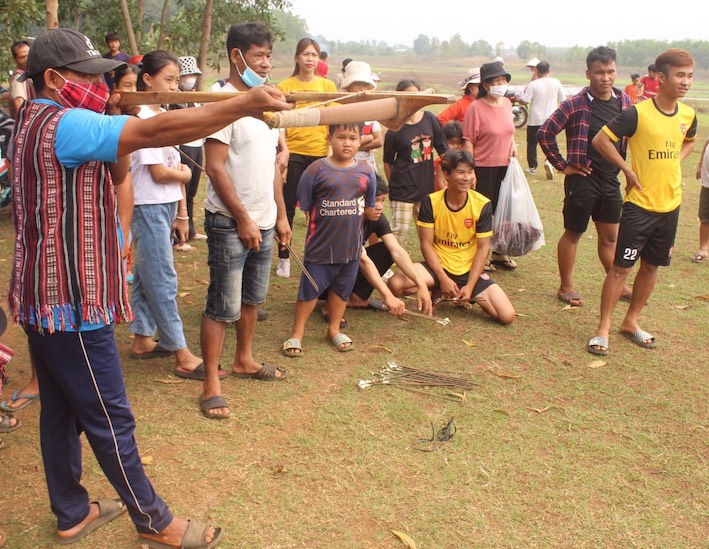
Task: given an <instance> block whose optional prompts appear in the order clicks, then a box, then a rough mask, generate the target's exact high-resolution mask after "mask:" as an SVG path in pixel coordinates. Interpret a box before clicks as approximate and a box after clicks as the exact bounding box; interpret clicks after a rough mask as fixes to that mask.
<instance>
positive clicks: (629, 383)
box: [0, 68, 709, 549]
mask: <svg viewBox="0 0 709 549" xmlns="http://www.w3.org/2000/svg"><path fill="white" fill-rule="evenodd" d="M389 70H392V71H393V70H394V68H392V69H387V73H388V72H389ZM441 70H443V69H441ZM465 70H467V69H464V70H462V73H463V74H464V72H465ZM406 71H409V72H416V71H414V70H413V69H411V68H402V69H401V72H402V73H405V72H406ZM417 71H418V70H417ZM418 72H420V71H418ZM458 72H461V71H458ZM451 74H452V73H451V72H449V73H448V74H447V75H446V80H443V75H442V74H440V73H436V74H433V73H432V76H431V80H430V81H428V82H427V84H428V83H431V84H433V85H435V86H438V83H441V82H444V81H445V82H447V81H455V80H457V79H458V78H460V76H459V75H458V74H457V73H456V74H455V75H453V76H452V75H451ZM406 76H409V74H406ZM461 76H462V75H461ZM439 87H442V88H443V87H445V86H439ZM707 124H709V117H708V116H707V115H706V114H704V112H700V135H699V139H698V142H699V143H700V144H701V143H703V142H704V140H705V139H706V137H707V135H708V133H707V130H706V128H707V127H708V126H707ZM516 138H517V140H518V142H519V145H520V151H524V140H525V133H524V129H521V130H518V131H517V136H516ZM700 148H701V146H698V147H697V149H698V150H699V149H700ZM522 156H524V155H523V153H522ZM697 160H698V152H695V153H694V154H693V155H692V156H691V157H690V158H689V159H688V160H687V161H686V162H685V165H684V189H685V195H684V203H683V206H682V210H681V216H680V226H679V231H678V235H677V242H676V248H675V257H674V261H673V264H672V266H671V267H669V268H666V269H661V272H660V275H659V279H658V283H657V286H656V288H655V292H654V293H653V295H652V297H651V299H650V302H649V303H648V305H647V307H646V308H645V310H644V312H643V317H642V324H643V326H644V327H645V328H646V329H648V330H649V331H651V332H653V333H654V334H655V336H656V337H657V340H658V347H657V349H656V350H654V351H647V350H643V349H640V348H639V347H637V346H634V345H633V344H631V343H630V342H628V341H627V340H625V339H623V338H621V337H618V335H617V334H616V333H612V335H611V355H610V357H609V358H608V359H607V360H605V361H603V364H601V365H598V364H593V361H594V358H593V357H592V356H591V355H589V354H587V353H586V351H585V344H586V341H587V339H588V338H589V337H590V336H591V335H593V333H594V330H595V328H596V324H597V322H598V303H599V296H600V288H601V284H602V281H603V273H602V269H601V267H600V264H599V262H598V259H597V257H596V252H595V248H596V237H595V232H594V231H593V230H589V231H588V232H587V233H586V234H585V235H584V237H583V238H582V240H581V243H580V245H579V254H578V263H577V268H576V279H577V289H578V291H579V292H580V293H581V294H582V295H583V297H584V299H585V306H584V307H583V308H579V309H572V310H568V309H566V308H565V307H564V305H563V304H561V303H560V302H558V301H557V300H556V299H555V297H554V296H555V292H556V289H557V287H558V273H557V267H556V242H557V240H558V238H559V236H560V234H561V232H562V225H561V203H562V197H563V186H562V178H561V177H560V176H558V175H557V177H556V179H555V180H554V181H547V180H546V179H544V176H543V174H537V175H535V176H532V177H531V179H530V185H531V187H532V192H533V194H534V196H535V200H536V201H537V206H538V209H539V212H540V215H541V217H542V220H543V222H544V227H545V236H546V242H547V244H546V246H545V247H543V248H542V249H541V250H539V251H537V252H534V253H532V254H530V255H529V256H526V257H523V258H520V259H519V261H518V262H519V268H518V269H517V270H516V271H512V272H499V271H498V273H496V275H495V279H496V280H497V282H498V283H499V284H500V285H501V286H502V287H503V288H504V289H505V291H506V292H507V293H508V295H510V297H511V299H512V301H513V303H514V305H515V307H516V309H517V311H518V312H519V318H518V319H517V321H516V322H515V323H514V324H512V325H511V326H509V327H501V326H498V325H496V324H494V323H492V322H490V321H489V320H488V319H487V318H485V317H484V316H483V314H482V313H481V311H480V309H479V308H475V309H473V310H472V311H462V310H459V309H457V308H453V307H444V306H441V308H440V309H439V310H438V311H437V314H439V315H440V316H444V317H448V318H450V320H451V323H450V325H448V326H441V325H439V324H436V323H433V322H431V321H427V320H419V319H410V320H407V321H404V320H399V319H397V318H394V317H392V316H390V315H388V314H385V313H377V312H363V311H347V319H348V320H349V323H350V327H349V328H348V329H347V330H346V332H347V333H348V334H349V335H350V336H351V337H352V338H353V339H354V341H355V343H356V346H357V348H356V349H355V350H354V351H353V352H352V353H346V354H340V353H336V352H334V351H333V350H332V349H331V348H330V347H329V346H328V344H327V342H326V341H325V339H324V335H325V330H326V325H325V323H324V322H323V321H322V320H321V319H320V318H319V315H317V314H315V315H313V318H311V320H310V322H309V325H308V330H307V333H306V338H305V340H304V345H305V349H306V354H305V355H304V357H303V358H301V359H287V358H285V357H282V356H281V355H280V353H279V349H280V345H281V342H282V341H283V340H284V339H285V338H286V337H288V335H289V332H290V328H291V324H292V318H293V303H294V300H295V295H296V286H297V282H298V277H297V275H298V274H299V272H298V270H297V268H296V267H294V269H293V270H294V274H295V276H294V277H292V278H290V279H288V280H284V279H280V278H277V277H275V274H273V276H272V279H271V290H270V294H269V299H268V302H267V309H268V311H269V313H270V316H269V318H268V320H266V321H265V322H263V323H261V324H259V326H258V332H257V336H256V342H255V350H256V353H257V358H259V359H260V360H261V361H267V362H270V363H272V364H278V365H279V366H282V367H284V368H287V370H288V379H287V380H286V381H284V382H281V383H273V384H268V383H261V382H256V381H243V380H237V379H236V378H229V379H227V380H225V381H224V382H223V389H224V392H225V395H226V398H227V399H228V401H229V404H230V406H231V410H232V418H231V419H230V420H228V421H224V422H217V421H210V420H207V419H204V418H203V417H202V416H201V414H200V413H199V411H198V408H197V397H198V396H199V394H200V390H201V385H200V384H199V383H198V382H190V381H182V380H178V379H177V378H175V377H174V375H173V372H172V370H173V368H174V363H173V362H171V361H170V360H163V361H161V360H157V361H152V362H150V361H145V362H139V361H133V360H130V359H129V357H128V352H129V349H130V338H129V334H128V330H127V327H126V326H120V327H119V328H118V330H117V343H118V347H119V349H120V352H121V357H122V359H123V369H124V374H125V379H126V383H127V386H128V393H129V396H130V398H131V402H132V406H133V411H134V413H135V415H136V418H137V425H138V427H137V438H138V442H139V447H140V450H141V453H142V455H143V457H144V461H145V462H146V468H147V471H148V474H149V475H150V477H151V479H152V481H153V483H154V484H155V486H156V487H157V489H158V491H159V493H160V494H161V495H162V496H163V497H164V498H165V499H166V500H167V501H168V503H169V504H170V505H171V506H172V508H173V509H174V511H175V512H176V513H178V514H180V515H186V516H194V517H196V518H199V519H202V520H208V521H210V522H212V523H214V524H218V525H221V526H224V527H225V528H226V537H225V541H224V543H223V545H222V546H223V547H226V548H247V547H248V548H263V549H285V548H299V547H302V548H313V549H320V548H323V549H325V548H353V549H354V548H377V549H378V548H398V547H404V545H403V543H402V542H401V541H399V539H398V538H396V537H394V535H393V534H392V530H398V531H403V532H405V533H407V534H408V535H409V536H411V538H412V539H413V540H414V541H415V542H416V546H417V547H418V548H419V549H426V548H428V549H439V548H456V549H457V548H464V549H465V548H477V547H480V548H488V547H562V548H566V547H589V548H590V547H594V548H595V547H608V548H616V547H643V548H646V547H658V548H660V547H661V548H669V547H672V548H699V547H709V507H708V505H709V489H708V487H709V469H708V466H709V457H708V456H709V445H708V444H707V434H708V433H707V430H708V428H709V421H708V420H709V409H708V407H707V374H706V352H707V347H708V346H707V335H706V332H707V326H708V323H707V316H708V315H709V302H708V301H707V296H708V295H709V270H708V269H709V267H708V266H707V265H705V264H693V263H691V262H690V261H689V256H690V254H691V253H692V252H693V251H694V249H695V247H696V245H697V238H698V222H697V215H696V211H697V201H698V194H699V184H698V182H697V181H696V180H695V179H694V171H695V167H696V164H697ZM522 162H523V164H524V158H522ZM203 193H204V185H203V186H202V188H201V190H200V196H203ZM200 216H201V214H200ZM303 236H304V226H303V217H300V216H299V217H297V218H296V231H295V239H294V240H295V243H296V246H295V247H296V249H302V242H303ZM12 242H13V230H12V222H11V219H10V216H9V213H8V212H3V213H2V214H0V287H2V288H6V287H7V277H8V274H9V271H10V261H11V259H10V258H11V250H12ZM409 243H410V244H409V249H410V251H411V253H412V255H413V256H414V258H420V257H421V255H420V252H419V250H418V249H417V247H416V246H415V236H414V235H413V233H412V235H411V238H410V239H409ZM196 246H197V248H198V249H197V251H195V252H193V253H191V254H179V255H177V256H176V260H175V261H176V265H177V269H178V271H179V274H180V290H179V292H180V293H179V295H180V297H179V304H180V311H181V313H182V315H183V320H184V324H185V331H186V336H187V340H188V342H189V344H190V346H191V348H192V349H193V350H194V351H195V352H199V322H200V316H201V310H202V306H203V301H204V296H205V292H206V284H207V279H208V274H207V269H206V245H205V244H204V243H197V244H196ZM412 307H413V304H411V305H410V308H412ZM625 307H626V305H622V304H621V305H619V306H618V309H617V311H616V316H615V318H614V327H615V329H617V326H618V323H619V322H620V319H621V318H622V316H621V315H622V314H623V313H624V310H625ZM2 342H3V343H4V344H6V345H9V346H10V347H12V348H13V349H14V350H15V352H16V356H15V358H14V359H13V361H12V362H11V363H10V364H9V367H8V371H9V373H10V376H11V377H12V381H11V383H10V385H9V386H7V387H6V391H5V396H6V397H7V396H9V395H10V394H12V391H14V390H15V389H17V388H19V387H21V386H22V384H23V383H24V382H25V380H26V379H27V378H28V376H29V363H28V358H27V348H26V344H25V342H24V335H23V333H22V332H21V330H20V329H19V328H18V327H16V326H12V327H10V328H9V329H8V332H7V333H6V335H5V336H3V338H2ZM466 342H467V343H466ZM233 346H234V338H233V336H232V337H231V338H230V339H229V341H228V344H227V346H226V349H225V352H224V356H223V359H222V366H224V367H226V368H227V369H228V365H229V363H230V361H231V359H232V357H233ZM387 361H395V362H397V363H399V364H402V365H407V366H414V367H418V368H423V369H430V370H445V371H450V372H456V373H459V374H461V375H466V376H469V378H470V379H471V380H472V381H474V382H475V383H476V384H477V386H476V388H475V390H473V391H470V392H468V393H467V394H466V395H465V399H464V400H460V399H457V400H445V399H443V398H441V397H442V396H444V392H442V391H432V392H431V394H417V393H411V392H405V391H402V390H400V389H397V388H394V387H382V386H379V387H373V388H370V389H367V390H360V389H358V388H357V383H358V381H359V380H360V379H369V378H371V372H372V371H378V370H379V369H380V368H381V367H382V366H384V365H385V364H386V362H387ZM39 410H40V407H39V406H37V405H35V406H33V407H30V408H28V409H27V410H25V411H22V412H21V413H19V414H18V417H20V419H21V421H22V423H23V426H22V428H21V429H20V430H18V431H17V432H15V433H12V434H10V435H4V436H3V439H4V441H5V448H3V449H2V450H0V464H1V465H0V467H1V470H2V473H3V475H2V481H1V484H0V486H1V487H2V490H1V492H0V510H1V511H0V529H2V530H4V531H5V532H6V533H7V534H8V537H9V543H8V547H11V548H13V549H34V548H47V547H52V546H53V545H54V544H53V542H52V534H53V531H54V528H55V523H54V519H53V515H52V514H51V511H50V509H49V504H48V499H47V493H46V487H45V484H44V477H43V469H42V463H41V456H40V452H39V442H38V433H37V421H38V417H39ZM451 418H454V424H455V426H456V427H457V431H456V433H455V435H454V437H453V438H452V439H451V440H450V441H449V442H448V443H447V444H446V445H444V446H443V447H442V448H440V449H438V450H437V451H434V452H428V453H427V452H421V451H417V450H416V449H415V446H417V443H416V441H417V439H420V438H427V437H430V435H431V426H432V425H433V426H434V427H435V428H439V427H440V426H441V425H442V424H444V423H446V422H447V421H449V420H450V419H451ZM84 455H85V470H84V481H85V483H86V486H87V487H88V489H89V491H90V493H91V494H92V495H104V494H106V495H112V494H113V492H112V490H111V487H110V485H109V484H108V483H107V481H106V480H105V478H104V477H103V475H102V473H101V471H100V469H99V467H98V465H97V464H96V462H95V460H94V458H93V456H92V454H91V451H90V449H89V448H88V446H87V447H86V451H85V454H84ZM137 546H138V543H137V540H136V534H135V531H134V529H133V528H132V525H131V524H130V521H129V520H128V519H127V518H121V519H120V520H117V521H116V522H115V523H113V524H111V525H110V526H107V527H106V528H105V529H103V530H102V531H101V532H100V533H97V534H94V535H92V537H90V538H88V539H87V540H86V541H84V542H82V543H78V544H76V547H77V548H99V549H101V548H121V549H122V548H127V547H137Z"/></svg>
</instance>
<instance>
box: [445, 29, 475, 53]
mask: <svg viewBox="0 0 709 549" xmlns="http://www.w3.org/2000/svg"><path fill="white" fill-rule="evenodd" d="M448 54H449V55H450V56H451V57H466V56H468V55H470V46H468V44H467V43H466V42H465V41H463V38H462V37H461V36H460V34H458V33H456V34H454V35H453V36H451V38H450V40H448Z"/></svg>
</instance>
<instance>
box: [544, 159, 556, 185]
mask: <svg viewBox="0 0 709 549" xmlns="http://www.w3.org/2000/svg"><path fill="white" fill-rule="evenodd" d="M544 173H545V174H546V176H547V179H549V180H551V179H554V166H552V165H551V162H549V161H548V160H547V161H546V162H544Z"/></svg>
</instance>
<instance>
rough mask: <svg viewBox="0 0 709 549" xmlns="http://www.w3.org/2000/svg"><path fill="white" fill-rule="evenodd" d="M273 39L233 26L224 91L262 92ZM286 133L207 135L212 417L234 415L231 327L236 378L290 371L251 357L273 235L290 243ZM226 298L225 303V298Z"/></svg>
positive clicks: (241, 124)
mask: <svg viewBox="0 0 709 549" xmlns="http://www.w3.org/2000/svg"><path fill="white" fill-rule="evenodd" d="M272 48H273V34H272V33H271V31H270V30H269V29H268V28H267V27H266V26H265V25H264V24H263V23H260V22H251V23H243V24H236V25H232V27H231V28H230V29H229V33H228V35H227V51H228V52H229V61H230V70H229V79H228V80H227V81H226V82H225V83H224V85H222V86H221V87H220V88H219V91H221V92H227V93H229V92H231V93H234V92H246V91H248V90H249V89H252V88H259V87H263V86H262V84H263V83H264V82H265V81H266V79H267V78H268V74H269V72H270V71H271V50H272ZM280 134H281V132H280V131H279V130H277V129H272V128H269V127H268V126H267V125H266V124H265V123H264V122H263V121H261V120H257V119H255V118H241V119H239V120H237V121H236V122H233V123H232V124H229V125H228V126H226V127H225V128H224V129H222V130H221V131H218V132H216V133H214V134H212V135H210V136H209V137H208V138H207V141H206V143H205V159H206V163H205V168H206V170H207V175H208V176H209V179H208V180H207V198H206V200H205V202H204V208H205V217H204V226H205V230H206V232H207V245H208V247H209V257H210V261H209V288H208V290H207V299H206V304H205V309H204V314H203V315H202V326H201V341H202V351H203V353H204V355H203V359H204V367H205V371H206V376H205V380H204V390H203V393H202V396H201V397H200V399H199V403H200V409H201V412H202V414H203V415H204V416H205V417H207V418H209V419H224V418H227V417H229V415H230V412H229V407H228V406H227V402H226V400H225V399H224V395H223V394H222V390H221V383H220V381H219V359H220V357H221V354H222V349H223V347H224V340H225V336H226V332H227V329H228V328H229V329H231V326H233V327H234V328H236V341H237V343H236V356H235V357H234V361H233V363H232V367H231V370H232V373H233V374H234V375H235V376H236V377H239V378H247V379H248V378H251V379H256V380H259V381H280V380H282V379H284V378H285V377H286V373H285V372H284V371H283V370H281V369H280V368H278V367H277V366H272V365H270V364H265V363H262V361H260V360H256V359H254V356H253V353H252V343H253V339H254V335H255V332H256V322H257V319H258V314H259V305H261V304H263V303H264V302H265V301H266V295H267V290H268V280H269V276H270V272H271V262H272V257H273V246H274V245H275V244H274V236H275V238H276V239H277V240H278V242H279V243H280V244H281V245H285V244H286V243H288V242H290V235H291V229H290V225H289V223H288V218H287V217H286V209H285V204H284V202H283V179H282V177H281V171H280V169H279V168H278V166H277V160H276V147H277V145H278V142H279V138H280ZM225 295H226V296H228V297H229V299H224V298H223V296H225Z"/></svg>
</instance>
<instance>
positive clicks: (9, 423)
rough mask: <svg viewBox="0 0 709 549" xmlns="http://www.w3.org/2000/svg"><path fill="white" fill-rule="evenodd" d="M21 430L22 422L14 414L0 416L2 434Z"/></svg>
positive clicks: (0, 431)
mask: <svg viewBox="0 0 709 549" xmlns="http://www.w3.org/2000/svg"><path fill="white" fill-rule="evenodd" d="M13 420H14V421H13ZM19 428H20V420H19V419H17V418H16V417H15V416H13V415H12V414H0V433H12V432H13V431H16V430H17V429H19Z"/></svg>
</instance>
